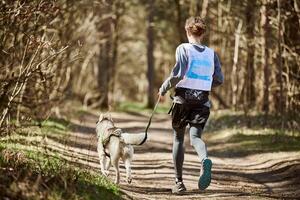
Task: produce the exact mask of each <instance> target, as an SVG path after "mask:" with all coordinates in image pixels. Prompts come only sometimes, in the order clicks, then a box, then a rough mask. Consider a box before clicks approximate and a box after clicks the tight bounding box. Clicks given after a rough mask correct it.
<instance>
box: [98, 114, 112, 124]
mask: <svg viewBox="0 0 300 200" xmlns="http://www.w3.org/2000/svg"><path fill="white" fill-rule="evenodd" d="M104 121H109V122H111V123H112V124H114V121H113V120H112V118H111V115H110V114H109V113H105V114H102V113H101V114H100V116H99V119H98V121H97V122H96V124H99V123H101V122H104Z"/></svg>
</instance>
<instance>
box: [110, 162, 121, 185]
mask: <svg viewBox="0 0 300 200" xmlns="http://www.w3.org/2000/svg"><path fill="white" fill-rule="evenodd" d="M111 162H112V163H111V164H112V166H113V167H114V169H115V172H116V178H115V184H119V182H120V171H119V158H111Z"/></svg>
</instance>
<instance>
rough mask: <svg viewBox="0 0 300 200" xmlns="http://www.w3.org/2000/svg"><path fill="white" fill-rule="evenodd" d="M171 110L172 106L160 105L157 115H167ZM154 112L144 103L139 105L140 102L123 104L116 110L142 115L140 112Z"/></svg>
mask: <svg viewBox="0 0 300 200" xmlns="http://www.w3.org/2000/svg"><path fill="white" fill-rule="evenodd" d="M169 109H170V106H165V105H161V104H158V107H157V109H156V113H167V112H168V111H169ZM152 110H153V109H151V108H147V106H146V105H145V104H144V103H138V102H122V103H120V104H119V105H118V106H117V108H116V111H119V112H134V113H140V112H146V113H151V112H152Z"/></svg>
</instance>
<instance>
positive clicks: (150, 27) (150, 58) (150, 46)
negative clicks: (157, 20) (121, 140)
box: [147, 0, 155, 108]
mask: <svg viewBox="0 0 300 200" xmlns="http://www.w3.org/2000/svg"><path fill="white" fill-rule="evenodd" d="M147 20H148V23H147V41H148V43H147V66H148V71H147V79H148V84H149V85H148V102H147V107H149V108H152V107H153V106H154V96H153V95H154V77H155V76H154V55H153V51H154V0H150V1H149V5H148V18H147Z"/></svg>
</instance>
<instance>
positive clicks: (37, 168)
mask: <svg viewBox="0 0 300 200" xmlns="http://www.w3.org/2000/svg"><path fill="white" fill-rule="evenodd" d="M69 126H70V123H69V122H68V121H65V120H61V119H49V120H47V121H45V122H43V123H42V124H41V127H38V126H33V127H27V128H20V129H17V130H16V131H15V132H14V133H12V134H11V135H9V136H6V137H2V138H1V140H0V199H2V198H5V197H6V198H8V199H121V197H120V191H119V188H118V187H117V186H116V185H114V184H112V183H111V182H110V181H108V180H107V179H106V178H104V177H103V176H101V175H100V173H99V172H98V171H97V172H92V171H90V170H87V169H82V168H79V167H76V166H74V165H72V164H69V163H68V162H67V161H66V160H64V159H62V158H61V157H60V156H59V154H58V153H55V152H53V151H50V150H49V149H48V148H46V145H44V144H43V143H42V142H41V141H42V140H41V139H42V138H43V137H45V136H47V135H50V134H55V135H56V137H66V136H67V131H68V130H69Z"/></svg>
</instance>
